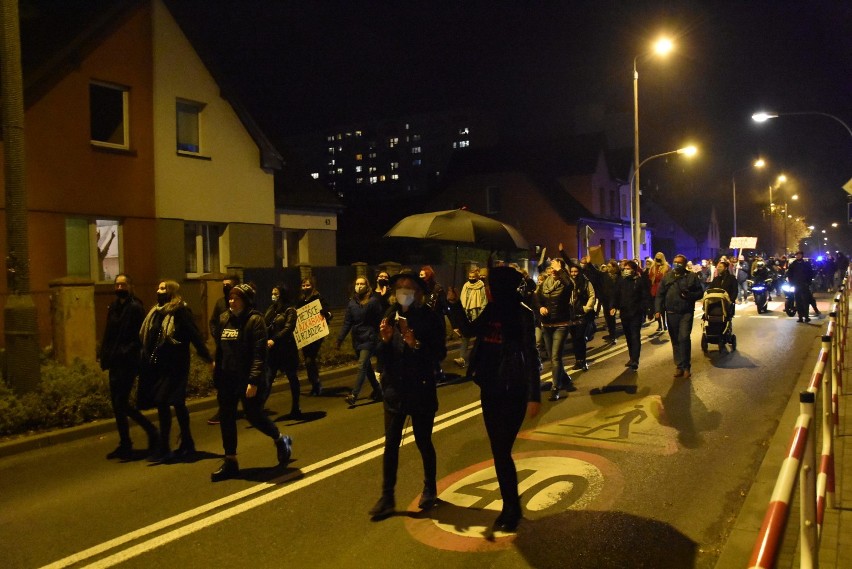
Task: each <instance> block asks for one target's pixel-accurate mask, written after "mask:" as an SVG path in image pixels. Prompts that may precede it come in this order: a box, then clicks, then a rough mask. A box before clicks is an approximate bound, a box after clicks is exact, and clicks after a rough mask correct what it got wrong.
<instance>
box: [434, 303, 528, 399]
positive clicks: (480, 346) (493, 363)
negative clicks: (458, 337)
mask: <svg viewBox="0 0 852 569" xmlns="http://www.w3.org/2000/svg"><path fill="white" fill-rule="evenodd" d="M450 310H451V311H457V310H461V309H460V303H451V304H450ZM463 320H464V322H463V323H462V327H461V328H460V330H461V332H462V334H464V335H465V336H476V344H475V346H474V348H473V353H472V354H471V356H470V365H469V366H468V368H467V377H470V378H473V381H475V382H476V384H477V385H479V387H480V389H481V393H482V397H483V398H491V397H499V398H502V397H524V398H526V400H527V401H541V374H540V371H539V370H540V363H541V362H540V360H539V356H538V350H537V349H536V345H535V318H534V317H533V311H532V309H530V308H529V307H528V306H527V305H526V304H523V303H521V302H518V303H516V304H514V305H512V304H510V305H509V306H502V305H501V304H498V303H496V302H491V303H489V304H487V305H486V306H485V308H484V309H483V311H482V313H481V314H480V315H479V317H478V318H477V319H476V320H474V321H473V322H470V321H468V320H467V319H466V318H465V319H463Z"/></svg>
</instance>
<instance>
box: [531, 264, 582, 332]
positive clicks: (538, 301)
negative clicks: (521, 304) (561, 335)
mask: <svg viewBox="0 0 852 569" xmlns="http://www.w3.org/2000/svg"><path fill="white" fill-rule="evenodd" d="M551 279H554V280H551ZM555 281H558V282H555ZM551 285H555V286H554V287H553V288H550V286H551ZM572 288H573V286H572V285H571V277H569V276H568V271H566V270H565V269H564V268H563V269H560V270H559V271H557V272H556V273H554V275H553V276H552V277H547V278H546V279H544V282H542V283H541V284H540V285H539V286H538V288H537V289H536V291H535V296H534V297H533V298H534V299H535V306H534V307H533V309H534V310H536V312H539V309H540V308H542V307H543V308H546V309H547V314H546V315H544V316H541V323H542V324H544V325H548V324H553V325H555V324H560V323H561V324H569V323H570V322H571V316H572V312H571V290H572ZM539 313H540V312H539Z"/></svg>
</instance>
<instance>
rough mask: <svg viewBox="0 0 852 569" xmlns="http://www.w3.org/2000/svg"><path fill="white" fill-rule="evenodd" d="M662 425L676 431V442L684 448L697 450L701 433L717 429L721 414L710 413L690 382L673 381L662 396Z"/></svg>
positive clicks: (700, 442) (700, 441)
mask: <svg viewBox="0 0 852 569" xmlns="http://www.w3.org/2000/svg"><path fill="white" fill-rule="evenodd" d="M663 409H665V415H664V416H663V417H662V418H661V422H663V419H664V422H663V424H667V425H669V426H670V427H674V428H675V429H677V440H678V442H680V444H682V445H683V446H685V447H686V448H698V447H699V446H701V444H702V442H703V438H702V436H701V433H702V432H704V431H714V430H716V429H718V428H719V424H720V423H721V421H722V414H721V413H720V412H719V411H710V410H708V409H707V406H706V405H704V402H703V401H701V398H699V397H698V395H696V394H695V391H694V390H693V388H692V382H691V381H675V382H674V383H672V386H671V388H670V389H669V391H668V393H666V394H665V395H664V396H663Z"/></svg>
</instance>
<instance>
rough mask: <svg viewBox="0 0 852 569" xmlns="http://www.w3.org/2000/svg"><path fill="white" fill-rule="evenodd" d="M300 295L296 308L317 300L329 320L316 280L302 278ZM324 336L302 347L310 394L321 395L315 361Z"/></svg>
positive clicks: (323, 315) (329, 315) (329, 313)
mask: <svg viewBox="0 0 852 569" xmlns="http://www.w3.org/2000/svg"><path fill="white" fill-rule="evenodd" d="M301 286H302V295H301V296H300V297H299V301H298V302H297V303H296V308H297V309H299V308H301V307H303V306H305V305H307V304H310V303H312V302H313V301H315V300H318V301H319V303H320V307H321V311H320V315H321V316H322V317H323V318H324V319H325V321H326V322H331V311H330V310H329V309H328V305H327V304H326V302H325V299H324V298H323V297H322V295H321V294H320V293H319V291H318V290H317V285H316V281H315V280H314V278H313V277H307V278H304V279H302V285H301ZM323 340H324V338H320V339H319V340H314V341H313V342H311V343H310V344H308V345H307V346H304V347H303V348H302V358H304V360H305V371H306V372H307V374H308V381H309V382H310V384H311V391H310V395H313V396H316V397H318V396H320V395H322V383H320V378H319V363H318V362H317V356H318V355H319V352H320V347H321V346H322V342H323Z"/></svg>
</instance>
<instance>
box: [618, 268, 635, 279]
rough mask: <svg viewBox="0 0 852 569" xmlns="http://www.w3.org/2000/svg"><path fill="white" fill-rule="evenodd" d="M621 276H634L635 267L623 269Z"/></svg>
mask: <svg viewBox="0 0 852 569" xmlns="http://www.w3.org/2000/svg"><path fill="white" fill-rule="evenodd" d="M621 276H624V277H632V276H633V269H624V270H622V271H621Z"/></svg>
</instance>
